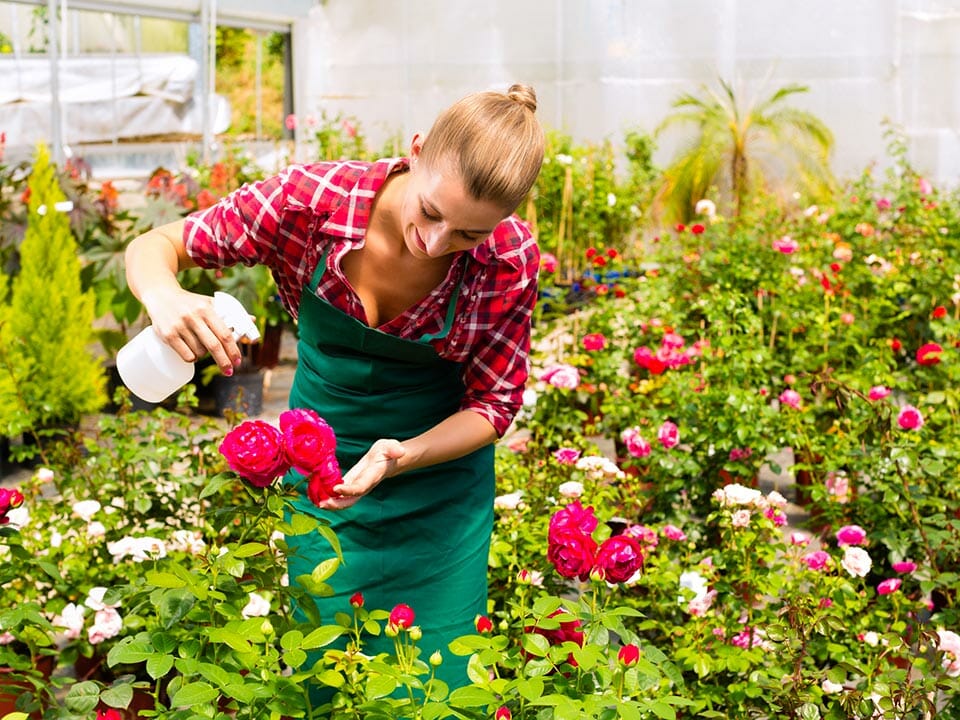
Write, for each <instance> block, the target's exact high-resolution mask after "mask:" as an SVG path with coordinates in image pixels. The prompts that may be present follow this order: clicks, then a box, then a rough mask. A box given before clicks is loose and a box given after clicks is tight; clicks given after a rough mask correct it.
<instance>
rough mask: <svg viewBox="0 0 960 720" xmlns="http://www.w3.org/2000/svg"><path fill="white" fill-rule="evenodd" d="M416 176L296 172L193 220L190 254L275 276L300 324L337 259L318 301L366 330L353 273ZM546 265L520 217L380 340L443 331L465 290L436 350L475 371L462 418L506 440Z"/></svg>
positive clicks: (468, 373) (342, 168) (320, 169)
mask: <svg viewBox="0 0 960 720" xmlns="http://www.w3.org/2000/svg"><path fill="white" fill-rule="evenodd" d="M408 168H409V161H408V160H407V159H406V158H395V159H390V160H380V161H377V162H375V163H367V162H326V163H316V164H311V165H294V166H290V167H288V168H286V169H285V170H284V171H283V172H281V173H280V174H279V175H277V176H275V177H272V178H268V179H267V180H263V181H260V182H257V183H252V184H249V185H245V186H244V187H242V188H240V189H239V190H237V191H235V192H234V193H232V194H231V195H229V196H227V197H225V198H224V199H223V200H221V201H220V202H219V203H217V204H216V205H214V206H212V207H210V208H208V209H206V210H203V211H201V212H198V213H194V214H193V215H191V216H189V217H188V218H187V224H186V230H185V233H184V238H185V241H186V247H187V252H188V253H189V255H190V257H191V258H193V260H194V261H195V262H196V263H197V264H198V265H200V266H201V267H205V268H214V267H223V266H227V265H232V264H235V263H237V262H240V263H243V264H244V265H254V264H263V265H266V266H268V267H269V268H270V269H271V271H272V272H273V276H274V279H275V280H276V282H277V287H278V289H279V292H280V298H281V300H282V302H283V304H284V306H285V307H286V309H287V310H288V311H289V312H290V313H291V315H292V316H293V317H296V316H297V312H298V309H299V305H300V295H301V293H302V291H303V289H304V288H305V287H306V286H307V285H308V284H309V282H310V279H311V277H312V275H313V271H314V269H315V268H316V265H317V263H318V262H320V259H321V258H322V257H323V255H324V253H325V252H327V251H328V250H329V253H328V254H327V267H326V270H325V271H324V274H323V278H322V279H321V281H320V285H319V287H318V288H317V295H318V296H319V297H321V298H323V299H324V300H326V301H327V302H329V303H330V304H331V305H333V306H334V307H336V308H339V309H340V310H342V311H343V312H345V313H347V314H348V315H350V316H352V317H354V318H357V319H358V320H360V321H361V322H365V314H364V310H363V305H362V304H361V302H360V299H359V298H358V297H357V295H356V293H354V291H353V289H352V288H351V287H350V283H349V282H348V281H347V279H346V277H345V276H344V273H343V271H342V270H341V267H340V266H341V261H342V260H343V257H344V256H345V255H346V254H347V253H348V252H350V251H351V250H354V249H356V248H360V247H363V243H364V237H365V234H366V230H367V225H368V224H369V221H370V209H371V206H372V203H373V199H374V196H375V195H376V193H377V191H378V190H379V189H380V187H381V186H382V185H383V183H384V181H385V180H386V178H387V176H388V175H389V174H390V173H392V172H402V171H406V170H407V169H408ZM539 262H540V255H539V250H538V248H537V245H536V242H535V241H534V239H533V237H532V235H531V233H530V230H529V228H528V227H527V225H526V224H525V223H524V222H523V221H522V220H520V218H518V217H517V216H515V215H514V216H511V217H509V218H506V219H505V220H503V221H502V222H501V223H500V224H499V225H498V226H497V228H496V229H495V230H494V231H493V233H492V234H491V235H490V237H488V238H487V239H486V240H485V241H484V242H483V243H481V244H480V245H479V246H477V247H476V248H474V249H472V250H469V251H464V252H461V253H458V255H457V256H456V258H455V259H454V262H453V263H452V264H451V266H450V271H449V272H448V274H447V276H446V278H445V279H444V281H443V282H442V283H441V284H440V285H439V286H438V287H436V288H434V290H433V291H432V292H431V293H430V294H429V295H428V296H427V297H425V298H424V299H423V300H422V301H421V302H419V303H417V304H416V305H414V306H413V307H411V308H408V309H407V310H406V311H405V312H404V313H403V314H402V315H400V316H398V317H396V318H394V319H393V320H391V321H390V322H388V323H386V324H384V325H381V326H380V327H379V328H378V329H379V330H381V331H383V332H386V333H389V334H391V335H395V336H397V337H400V338H404V339H408V340H416V339H418V338H420V337H422V336H423V335H424V334H427V333H436V332H438V331H440V330H441V329H442V327H443V324H444V320H445V317H446V313H447V308H448V307H449V302H450V298H451V295H452V292H453V289H454V288H455V287H456V286H458V285H459V287H460V295H459V298H458V299H457V307H456V313H455V317H454V321H453V325H452V327H451V328H450V332H449V333H448V334H447V336H446V337H445V338H441V339H436V340H432V341H431V344H432V345H433V347H434V348H435V349H436V351H437V353H438V354H439V355H440V356H441V357H442V358H444V359H447V360H452V361H455V362H460V363H463V367H464V371H463V372H464V375H463V380H464V384H465V385H466V394H465V396H464V399H463V402H462V404H461V409H468V410H472V411H474V412H477V413H479V414H480V415H482V416H483V417H484V418H486V419H487V420H488V421H489V422H490V423H491V424H492V425H493V426H494V428H496V430H497V433H498V434H499V435H503V433H504V432H505V431H506V429H507V427H508V426H509V424H510V422H511V420H512V419H513V417H514V415H515V414H516V412H517V410H519V408H520V405H521V403H522V394H523V386H524V383H525V382H526V380H527V359H528V356H529V353H530V317H531V314H532V311H533V306H534V303H535V302H536V298H537V270H538V267H539Z"/></svg>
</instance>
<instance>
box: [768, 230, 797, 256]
mask: <svg viewBox="0 0 960 720" xmlns="http://www.w3.org/2000/svg"><path fill="white" fill-rule="evenodd" d="M798 247H799V245H798V244H797V241H796V240H794V239H793V238H792V237H790V236H789V235H784V236H783V237H781V238H777V239H776V240H774V241H773V249H774V250H777V251H778V252H782V253H783V254H784V255H791V254H793V253H795V252H796V251H797V248H798Z"/></svg>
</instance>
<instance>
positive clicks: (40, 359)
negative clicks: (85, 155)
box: [0, 145, 106, 437]
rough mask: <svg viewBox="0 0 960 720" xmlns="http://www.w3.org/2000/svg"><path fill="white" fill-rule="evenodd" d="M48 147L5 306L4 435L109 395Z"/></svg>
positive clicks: (60, 418) (71, 421)
mask: <svg viewBox="0 0 960 720" xmlns="http://www.w3.org/2000/svg"><path fill="white" fill-rule="evenodd" d="M55 170H56V168H55V166H54V165H53V164H52V163H51V160H50V153H49V151H48V150H47V148H46V147H44V146H42V145H41V146H38V148H37V152H36V158H35V162H34V166H33V172H32V173H31V175H30V179H29V183H28V188H29V203H28V221H27V228H26V233H25V235H24V238H23V243H22V244H21V246H20V272H19V274H18V275H17V276H16V277H15V278H14V279H13V282H12V284H11V289H10V300H9V305H8V306H7V307H5V308H3V310H0V320H3V323H2V325H0V434H3V435H5V436H8V437H14V436H17V435H20V434H22V433H24V432H26V431H34V432H36V431H43V430H45V429H52V428H69V427H75V426H76V425H78V424H79V422H80V419H81V418H82V417H83V415H85V414H87V413H91V412H96V411H97V410H99V409H100V408H101V407H102V406H103V404H104V403H105V401H106V393H105V386H106V381H105V374H104V371H103V368H102V366H101V363H100V361H99V360H98V359H97V357H95V355H94V354H93V353H92V351H91V348H92V347H93V346H94V345H95V342H96V336H95V333H94V330H93V321H94V297H93V295H92V294H91V293H90V292H83V291H82V289H81V285H80V269H81V267H80V260H79V255H78V248H77V243H76V240H75V239H74V237H73V234H72V233H71V231H70V219H69V216H68V214H67V213H66V212H64V211H63V207H62V206H61V208H60V209H57V204H58V203H62V202H64V201H65V200H66V198H65V196H64V194H63V191H62V190H61V188H60V185H59V183H58V181H57V178H56V172H55Z"/></svg>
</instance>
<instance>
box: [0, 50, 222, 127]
mask: <svg viewBox="0 0 960 720" xmlns="http://www.w3.org/2000/svg"><path fill="white" fill-rule="evenodd" d="M50 67H51V65H50V60H49V59H48V58H45V57H39V58H19V59H17V58H13V57H2V56H0V126H2V128H0V129H3V130H4V131H5V132H6V134H7V143H8V144H10V145H33V144H34V143H36V142H37V141H41V140H43V141H48V140H49V138H50V133H51V116H50V113H51V110H50V86H51V84H50ZM59 68H60V69H59V80H60V82H59V85H60V103H61V112H62V114H63V122H62V126H63V139H64V142H66V143H68V144H69V143H83V142H105V141H111V140H115V139H124V138H134V137H147V136H155V135H167V134H178V133H189V134H200V133H202V132H203V127H202V117H201V115H202V112H201V110H202V108H201V107H200V106H199V104H198V102H195V100H194V87H195V85H196V81H197V73H198V72H199V66H198V64H197V62H196V61H195V60H193V59H192V58H190V57H189V56H186V55H146V56H143V55H137V56H128V55H113V56H89V55H85V56H79V57H69V58H63V59H61V60H60V63H59ZM210 117H211V122H212V128H213V132H214V133H219V132H223V131H224V130H226V129H227V128H228V127H229V125H230V108H229V104H228V103H227V102H226V100H225V99H224V98H223V97H220V96H216V97H215V98H214V99H213V101H212V102H211V108H210Z"/></svg>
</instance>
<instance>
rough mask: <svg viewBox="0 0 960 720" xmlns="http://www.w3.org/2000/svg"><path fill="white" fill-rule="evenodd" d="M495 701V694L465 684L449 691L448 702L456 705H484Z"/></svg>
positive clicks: (467, 706)
mask: <svg viewBox="0 0 960 720" xmlns="http://www.w3.org/2000/svg"><path fill="white" fill-rule="evenodd" d="M496 702H497V696H496V695H494V694H493V693H492V692H490V691H489V690H484V689H483V688H479V687H475V686H473V685H467V686H466V687H462V688H457V689H456V690H454V691H453V692H452V693H450V704H451V705H453V706H456V707H465V708H471V707H484V706H485V705H493V704H494V703H496Z"/></svg>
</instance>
